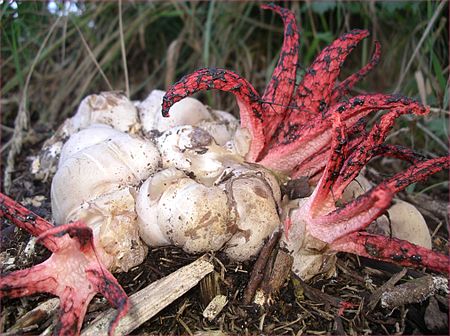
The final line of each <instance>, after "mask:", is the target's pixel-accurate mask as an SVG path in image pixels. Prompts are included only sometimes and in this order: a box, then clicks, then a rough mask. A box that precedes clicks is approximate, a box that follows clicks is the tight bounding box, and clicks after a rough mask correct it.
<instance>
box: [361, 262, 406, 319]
mask: <svg viewBox="0 0 450 336" xmlns="http://www.w3.org/2000/svg"><path fill="white" fill-rule="evenodd" d="M406 272H407V270H406V268H404V269H402V270H401V271H400V272H399V273H397V274H394V275H393V276H392V277H391V278H390V279H389V280H388V281H387V282H386V283H385V284H383V285H382V286H380V287H379V288H378V289H377V290H376V291H375V292H373V294H372V296H371V297H370V299H369V303H368V304H367V309H368V310H369V311H372V310H374V309H375V307H376V305H377V303H378V301H380V299H381V295H383V293H384V292H385V291H387V290H388V289H391V288H392V287H394V286H395V284H396V283H397V282H399V281H400V279H401V278H403V277H404V276H405V274H406Z"/></svg>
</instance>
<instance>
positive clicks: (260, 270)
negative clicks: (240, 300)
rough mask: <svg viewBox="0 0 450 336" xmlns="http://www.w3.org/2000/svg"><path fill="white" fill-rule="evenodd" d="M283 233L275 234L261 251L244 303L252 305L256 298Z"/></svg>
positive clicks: (246, 290)
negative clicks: (270, 258)
mask: <svg viewBox="0 0 450 336" xmlns="http://www.w3.org/2000/svg"><path fill="white" fill-rule="evenodd" d="M280 237H281V232H275V233H274V234H273V235H272V236H271V237H270V238H269V240H268V241H267V243H266V244H265V245H264V246H263V248H262V249H261V252H260V253H259V256H258V259H257V260H256V263H255V266H253V270H252V273H251V275H250V280H249V281H248V285H247V287H246V288H245V292H244V303H245V304H250V302H252V300H253V297H254V296H255V293H256V290H257V289H258V287H259V285H260V284H261V281H262V280H263V277H264V270H265V268H266V266H267V262H268V260H269V257H270V255H271V253H272V251H273V250H274V248H275V246H276V245H277V243H278V241H279V240H280Z"/></svg>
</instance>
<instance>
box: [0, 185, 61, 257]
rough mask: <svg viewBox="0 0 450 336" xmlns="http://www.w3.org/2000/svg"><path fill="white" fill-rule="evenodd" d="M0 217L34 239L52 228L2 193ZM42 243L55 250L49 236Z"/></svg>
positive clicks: (0, 197)
mask: <svg viewBox="0 0 450 336" xmlns="http://www.w3.org/2000/svg"><path fill="white" fill-rule="evenodd" d="M0 217H4V218H6V219H8V220H10V221H11V222H12V223H13V224H14V225H16V226H18V227H20V228H21V229H24V230H27V231H28V232H29V233H31V234H32V235H33V236H35V237H37V236H39V235H41V234H42V233H44V232H45V231H47V230H49V229H52V228H53V227H54V226H53V225H52V224H51V223H49V222H47V221H46V220H45V219H43V218H41V217H39V216H36V215H35V214H34V213H33V212H31V211H30V210H28V209H27V208H25V207H24V206H22V205H21V204H20V203H17V202H16V201H14V200H13V199H11V198H9V197H8V196H6V195H4V194H2V193H0ZM42 243H43V244H44V246H45V247H46V248H47V249H49V250H50V251H52V252H54V251H55V249H56V248H57V243H56V241H55V239H54V238H53V237H51V236H48V237H45V238H43V239H42Z"/></svg>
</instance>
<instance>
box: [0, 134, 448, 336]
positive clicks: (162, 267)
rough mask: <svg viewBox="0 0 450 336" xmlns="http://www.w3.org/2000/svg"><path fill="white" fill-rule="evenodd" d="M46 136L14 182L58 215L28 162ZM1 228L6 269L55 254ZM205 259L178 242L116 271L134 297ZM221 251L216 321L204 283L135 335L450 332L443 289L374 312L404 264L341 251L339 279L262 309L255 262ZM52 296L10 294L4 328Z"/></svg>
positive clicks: (439, 239) (37, 142)
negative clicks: (209, 313) (249, 290)
mask: <svg viewBox="0 0 450 336" xmlns="http://www.w3.org/2000/svg"><path fill="white" fill-rule="evenodd" d="M43 138H44V137H41V139H36V138H35V139H34V141H33V142H32V143H28V144H25V146H24V150H23V151H22V153H21V155H20V157H19V158H18V159H17V166H16V170H15V173H14V176H13V181H14V187H13V189H12V191H11V193H10V196H11V197H13V198H14V199H16V200H19V201H21V202H23V201H24V199H27V198H31V199H32V200H33V199H34V200H39V202H37V203H36V202H35V204H34V205H33V204H29V205H27V207H28V208H29V209H31V210H33V211H34V212H36V213H37V214H38V215H40V216H42V217H44V218H46V219H49V220H50V219H51V213H50V201H49V194H50V184H49V183H42V182H38V181H34V180H33V177H32V176H31V174H30V173H29V171H30V169H29V165H30V161H29V160H27V157H29V156H30V155H33V154H35V153H36V152H37V151H38V150H39V149H40V146H41V145H42V139H43ZM2 171H4V167H3V166H2ZM37 196H44V198H43V199H42V197H37ZM444 197H445V195H438V197H435V199H445V198H444ZM28 201H30V199H28ZM430 211H431V215H432V216H433V218H431V217H427V216H426V215H425V217H426V219H427V221H428V222H429V223H431V225H432V226H433V227H434V228H436V227H437V225H438V224H436V219H437V220H440V221H442V222H443V223H446V221H445V220H446V219H445V218H442V213H441V212H439V211H437V212H435V213H433V211H432V209H431V210H430ZM434 228H432V230H433V229H434ZM1 230H2V231H1V232H2V241H1V242H2V244H1V254H0V256H1V268H2V272H10V271H14V270H17V269H23V268H27V267H30V266H32V265H35V264H37V263H39V262H42V261H44V260H45V259H46V258H48V256H49V255H50V253H49V252H48V251H47V250H46V249H45V248H44V247H42V246H41V245H36V247H35V250H34V253H32V254H31V255H29V256H28V255H27V254H26V253H25V252H24V251H25V247H26V246H27V244H28V242H29V239H30V236H29V234H28V233H26V232H24V231H22V230H20V229H18V228H15V227H13V226H11V224H10V223H9V222H8V221H6V220H4V219H2V223H1ZM447 237H448V233H447V229H446V226H445V225H441V227H440V229H438V230H437V232H436V234H435V236H434V238H433V243H434V248H436V249H437V250H440V251H446V250H447V249H448V247H447V246H448V245H447ZM197 257H198V256H195V255H188V254H186V253H185V252H183V251H182V250H180V249H178V248H174V247H164V248H157V249H150V251H149V254H148V257H147V258H146V260H145V262H144V263H143V264H141V265H140V266H137V267H134V268H133V269H131V270H130V271H129V272H128V273H120V274H117V275H116V276H117V279H118V281H119V282H120V284H121V285H122V286H123V288H124V290H125V291H126V292H127V294H129V295H131V294H133V293H135V292H136V291H138V290H139V289H142V288H144V287H145V286H147V285H148V284H150V283H152V282H153V281H155V280H157V279H160V278H162V277H164V276H166V275H168V274H170V273H171V272H173V271H175V270H177V269H178V268H180V267H181V266H184V265H186V264H188V263H190V262H192V261H194V260H195V259H196V258H197ZM214 257H215V262H214V263H215V272H217V275H218V276H217V277H215V278H216V279H218V280H217V282H218V283H217V284H218V286H219V288H220V293H221V294H224V295H226V296H227V298H228V304H227V305H226V306H225V308H224V310H223V311H222V312H221V313H220V314H219V315H218V317H217V318H216V319H214V320H213V321H208V320H206V319H204V318H203V316H202V311H203V309H204V308H205V307H206V304H207V302H208V300H209V299H210V293H208V292H207V291H205V290H204V289H203V290H201V288H202V286H197V287H195V288H194V289H192V290H191V291H189V292H188V293H187V294H185V295H184V296H182V297H180V298H179V299H177V300H176V301H175V302H174V303H172V304H171V305H170V306H168V307H167V308H165V309H164V310H163V311H161V312H160V313H159V314H158V315H157V316H155V317H153V318H152V319H151V320H149V321H147V322H146V323H144V324H143V325H142V326H141V327H140V328H139V329H137V330H135V331H134V332H133V334H146V333H152V334H154V333H160V334H194V333H197V332H200V331H212V330H215V331H218V330H219V331H222V332H224V333H233V334H248V333H255V334H258V333H266V334H269V333H270V334H301V333H306V334H330V333H331V334H344V333H346V334H367V333H369V334H388V335H390V334H398V333H403V334H448V318H447V317H448V297H446V296H445V295H442V294H441V293H437V294H435V295H434V296H431V298H428V299H426V300H424V301H423V302H421V303H415V304H408V305H405V306H401V307H398V308H395V309H393V310H387V309H384V308H382V307H381V306H380V305H379V304H378V305H376V306H375V309H373V310H372V311H369V310H368V308H367V304H366V303H367V302H368V301H369V300H370V298H371V295H372V293H373V292H374V291H375V290H376V288H378V287H379V286H381V285H383V284H384V283H386V281H388V280H389V279H390V278H391V277H392V276H393V275H394V274H395V273H397V272H399V271H400V270H401V268H400V267H397V266H395V265H391V264H387V263H383V262H378V261H373V260H368V259H365V258H358V257H356V256H354V255H347V254H340V255H339V258H338V264H337V271H336V275H335V276H334V277H332V278H330V279H324V278H320V277H318V278H315V279H313V281H311V282H309V283H308V284H307V285H305V286H302V285H301V284H300V285H299V283H298V281H296V279H295V278H294V277H291V278H290V279H288V280H287V281H286V282H285V283H284V285H283V286H282V288H281V289H280V291H279V293H278V294H276V295H274V296H273V298H272V299H273V300H272V304H271V305H268V306H266V307H260V306H258V305H256V304H250V305H244V304H243V300H242V297H243V293H244V290H245V287H246V285H247V283H248V281H249V276H250V273H251V270H252V267H253V265H254V260H252V261H248V262H244V263H236V262H232V261H230V260H228V259H227V258H226V257H225V256H224V255H222V254H221V253H217V254H216V255H215V256H214ZM221 274H222V275H221ZM424 274H425V273H423V272H421V271H417V270H408V273H407V275H406V277H404V278H403V280H401V281H400V282H399V283H402V282H404V281H405V279H408V278H410V279H411V278H417V277H421V276H423V275H424ZM49 297H50V296H46V295H36V296H32V297H26V298H23V299H4V300H3V301H2V308H3V309H2V316H1V319H0V332H5V331H8V329H9V328H10V327H11V326H12V325H13V324H14V323H15V321H16V320H17V319H18V318H19V317H20V316H22V315H23V314H24V313H26V312H27V311H29V310H31V309H32V308H34V307H35V306H37V305H38V304H39V303H41V302H44V301H45V300H47V299H48V298H49ZM340 302H345V304H341V303H340ZM108 308H109V306H108V304H107V303H106V302H105V300H104V299H103V298H101V297H96V298H94V300H93V301H92V303H91V305H90V307H89V310H88V313H87V315H86V318H85V325H86V323H89V322H90V321H92V320H93V319H94V318H95V317H96V316H97V315H98V314H99V313H100V312H102V311H103V310H105V309H108ZM51 323H52V320H51V319H50V320H48V321H43V322H42V323H41V324H40V326H39V327H38V328H35V329H32V330H30V332H31V333H32V334H37V333H39V332H42V331H43V330H44V329H45V328H46V327H47V326H48V325H50V324H51Z"/></svg>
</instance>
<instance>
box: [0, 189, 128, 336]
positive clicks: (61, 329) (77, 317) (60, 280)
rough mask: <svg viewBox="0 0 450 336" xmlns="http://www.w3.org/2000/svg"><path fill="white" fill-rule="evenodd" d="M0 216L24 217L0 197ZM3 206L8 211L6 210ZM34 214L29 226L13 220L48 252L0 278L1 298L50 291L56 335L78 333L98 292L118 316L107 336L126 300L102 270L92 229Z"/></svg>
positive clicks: (123, 293) (120, 313)
mask: <svg viewBox="0 0 450 336" xmlns="http://www.w3.org/2000/svg"><path fill="white" fill-rule="evenodd" d="M2 200H7V201H8V202H2V215H5V214H7V215H8V216H9V215H10V214H13V213H16V211H19V212H20V213H21V214H22V215H23V214H24V213H25V212H24V211H23V207H22V206H21V205H19V204H18V203H12V202H14V201H12V200H10V199H8V198H6V196H3V195H2ZM5 208H7V209H5ZM27 215H29V216H33V217H34V219H33V223H35V224H36V226H33V225H31V226H30V224H29V223H22V222H21V219H22V218H19V217H16V219H15V221H16V223H17V224H18V225H19V226H20V227H23V228H25V229H26V230H29V231H32V233H33V234H37V233H40V232H42V233H40V235H39V236H38V240H42V241H43V242H51V244H50V246H52V248H53V250H52V252H53V254H52V255H51V256H50V258H49V259H47V260H46V261H44V262H43V263H41V264H39V265H36V266H33V267H31V268H29V269H26V270H20V271H16V272H12V273H10V274H7V275H2V276H1V277H0V297H4V296H8V297H13V298H14V297H21V296H26V295H32V294H36V293H43V292H45V293H50V294H53V295H56V296H58V297H59V298H60V313H59V314H60V316H59V319H58V325H57V326H56V328H55V334H56V335H78V334H79V333H80V330H81V326H82V324H83V318H84V315H85V314H86V310H87V307H88V304H89V302H90V301H91V299H92V298H93V297H94V296H95V295H96V293H98V292H99V293H102V294H104V296H105V297H106V298H107V299H108V301H109V302H110V303H111V305H112V306H114V307H116V308H117V310H118V314H117V318H116V319H115V321H114V322H113V323H112V325H111V326H110V335H112V334H113V330H114V327H115V326H116V325H117V321H118V319H119V318H120V317H122V316H124V314H126V312H127V311H128V298H127V295H126V294H125V292H124V291H123V289H122V287H120V285H119V283H118V282H117V280H116V279H115V278H114V276H113V275H112V274H111V273H110V272H109V271H108V270H107V269H106V267H104V266H103V264H102V263H101V261H100V260H99V256H98V255H97V253H96V251H95V247H94V241H93V235H92V230H91V229H90V228H88V227H87V226H86V225H85V224H83V223H81V222H75V223H71V224H66V225H61V226H58V227H54V226H52V225H51V224H50V223H48V222H46V221H45V220H44V219H42V218H40V217H39V216H37V215H35V214H33V213H31V212H29V213H28V214H27ZM46 245H47V244H46Z"/></svg>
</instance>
